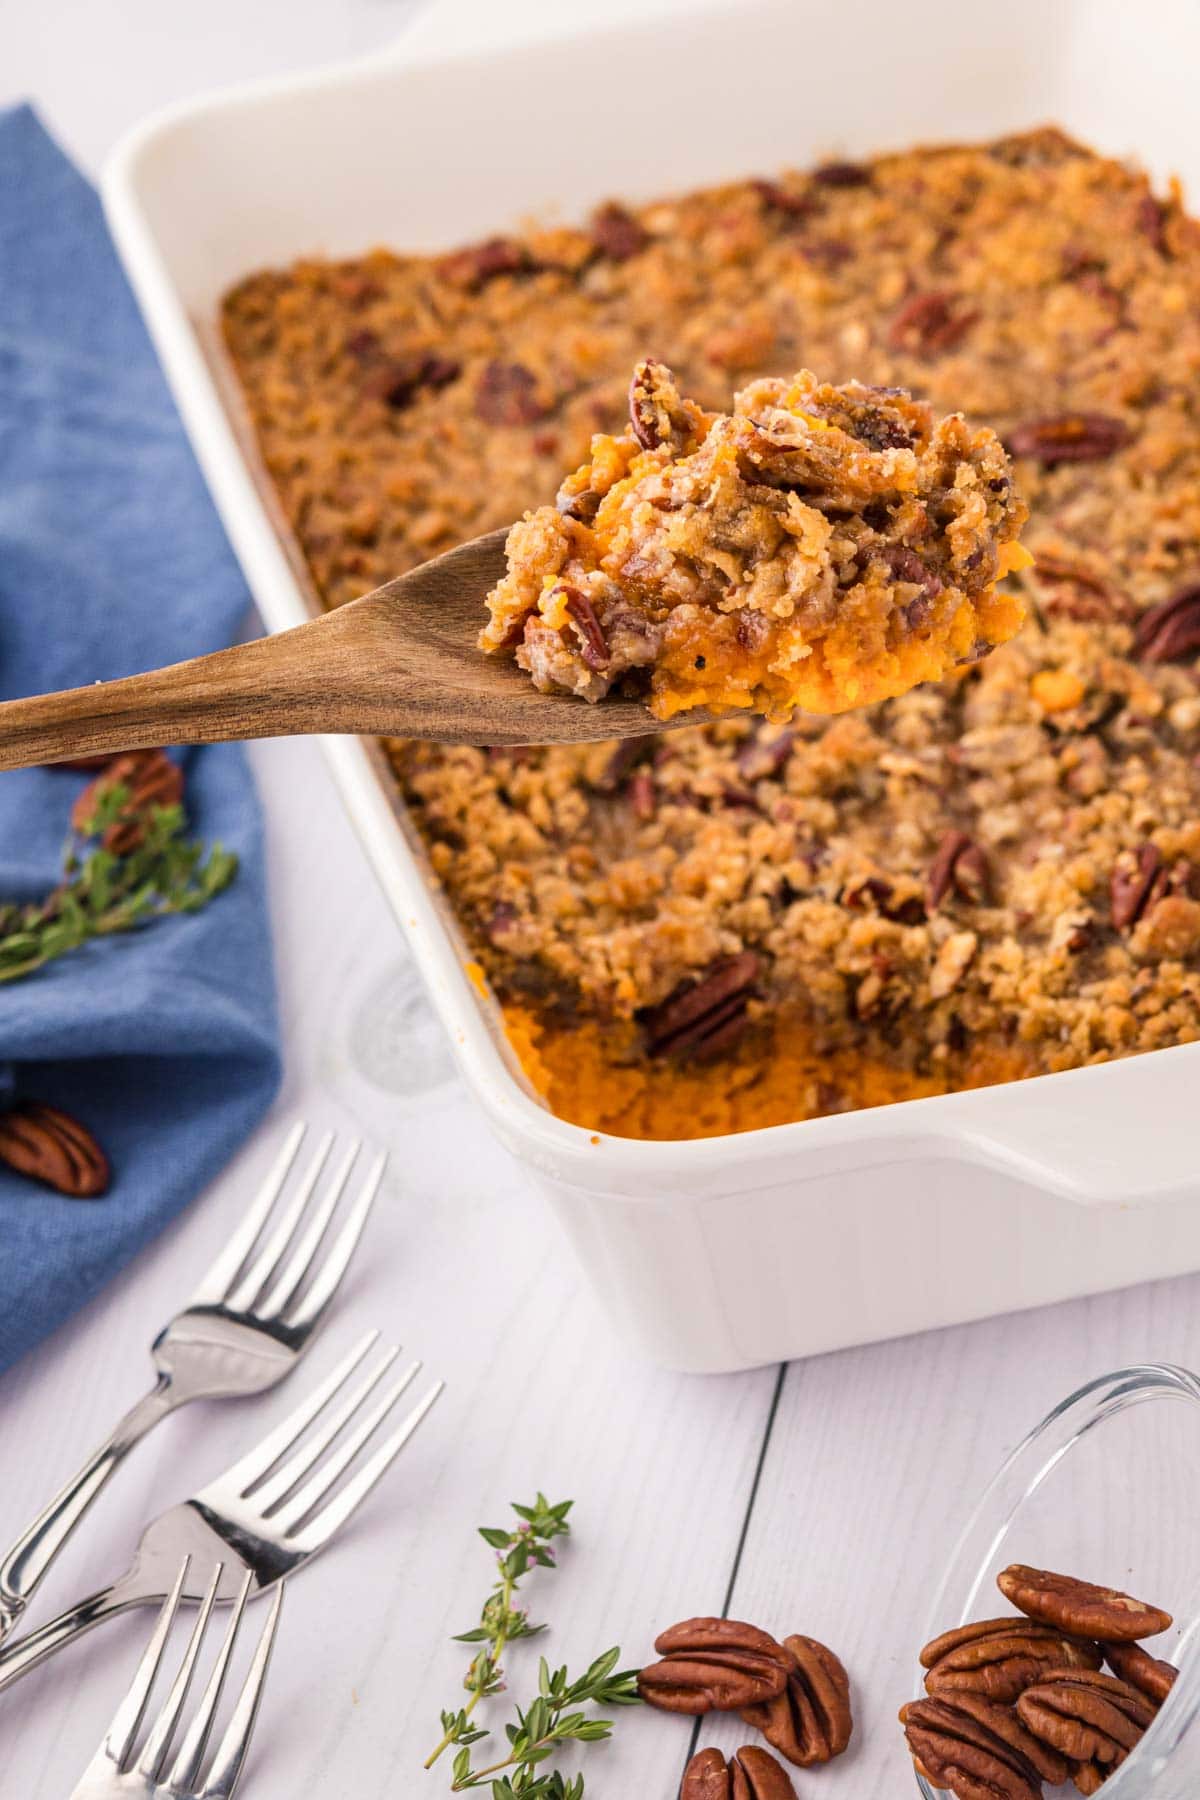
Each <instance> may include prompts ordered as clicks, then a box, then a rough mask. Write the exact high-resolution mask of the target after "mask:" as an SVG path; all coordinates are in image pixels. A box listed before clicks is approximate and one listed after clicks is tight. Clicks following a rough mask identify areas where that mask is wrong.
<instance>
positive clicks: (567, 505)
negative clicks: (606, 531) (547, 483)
mask: <svg viewBox="0 0 1200 1800" xmlns="http://www.w3.org/2000/svg"><path fill="white" fill-rule="evenodd" d="M603 498H604V496H603V495H602V494H598V493H597V492H596V490H595V488H580V490H579V492H578V493H576V494H563V493H560V494H559V496H558V498H557V500H556V501H555V502H554V504H555V507H556V508H557V510H558V512H559V513H561V515H562V517H563V518H564V519H578V520H579V523H580V524H581V525H590V524H591V522H592V520H593V519H594V518H595V516H596V514H597V513H598V512H599V511H600V502H601V500H602V499H603Z"/></svg>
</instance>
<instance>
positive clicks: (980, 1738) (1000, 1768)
mask: <svg viewBox="0 0 1200 1800" xmlns="http://www.w3.org/2000/svg"><path fill="white" fill-rule="evenodd" d="M900 1717H901V1720H902V1722H903V1725H904V1736H905V1738H906V1739H907V1742H908V1747H909V1749H910V1751H911V1752H912V1754H913V1757H914V1758H915V1759H916V1761H917V1762H919V1763H920V1765H921V1768H922V1769H923V1770H924V1772H925V1775H926V1779H927V1780H929V1781H930V1782H931V1783H932V1784H933V1786H934V1787H939V1788H949V1790H950V1792H951V1793H952V1794H957V1795H958V1800H1040V1796H1041V1792H1042V1783H1041V1778H1040V1776H1039V1775H1038V1772H1037V1770H1036V1768H1035V1767H1034V1765H1033V1764H1032V1763H1031V1762H1030V1761H1029V1760H1028V1759H1027V1758H1026V1757H1024V1756H1022V1755H1021V1753H1020V1751H1019V1750H1014V1749H1013V1748H1012V1746H1011V1745H1009V1744H1008V1743H1006V1742H1005V1741H1004V1739H1002V1738H1000V1737H997V1736H996V1734H995V1733H994V1732H992V1731H989V1730H988V1729H987V1727H986V1726H984V1725H981V1724H980V1723H979V1722H978V1721H977V1720H976V1719H974V1718H972V1717H971V1715H970V1714H969V1713H966V1712H963V1711H962V1710H961V1709H960V1708H958V1707H956V1706H951V1705H947V1704H946V1703H944V1702H942V1701H938V1700H917V1701H914V1702H913V1704H912V1705H911V1706H906V1707H905V1708H904V1710H903V1712H902V1713H901V1715H900Z"/></svg>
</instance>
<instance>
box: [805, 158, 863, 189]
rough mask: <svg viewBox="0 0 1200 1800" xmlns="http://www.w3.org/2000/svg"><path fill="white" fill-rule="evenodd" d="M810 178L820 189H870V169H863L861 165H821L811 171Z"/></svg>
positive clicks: (842, 163)
mask: <svg viewBox="0 0 1200 1800" xmlns="http://www.w3.org/2000/svg"><path fill="white" fill-rule="evenodd" d="M812 178H813V180H814V181H816V182H819V183H820V185H821V186H822V187H831V188H852V187H870V185H871V171H870V169H865V168H864V167H863V165H862V164H861V163H854V162H827V163H822V164H821V166H820V167H819V168H817V169H814V170H813V172H812Z"/></svg>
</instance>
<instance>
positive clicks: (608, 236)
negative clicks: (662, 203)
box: [588, 200, 650, 262]
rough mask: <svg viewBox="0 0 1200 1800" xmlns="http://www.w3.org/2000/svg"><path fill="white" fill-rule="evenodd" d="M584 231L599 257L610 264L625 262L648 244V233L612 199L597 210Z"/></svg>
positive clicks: (630, 214) (629, 213) (624, 208)
mask: <svg viewBox="0 0 1200 1800" xmlns="http://www.w3.org/2000/svg"><path fill="white" fill-rule="evenodd" d="M588 229H589V231H590V233H591V237H592V242H593V243H594V244H595V246H596V248H597V250H599V252H600V254H601V256H607V257H608V258H609V259H610V260H611V261H612V262H628V260H629V258H630V257H631V256H636V255H637V253H638V251H639V250H644V249H645V248H646V245H647V244H648V243H649V242H650V234H649V233H648V232H647V231H646V229H645V227H644V226H643V225H642V224H641V222H640V221H639V220H638V219H635V218H634V216H633V214H632V213H631V212H630V211H629V210H628V208H627V207H624V206H620V205H619V204H618V203H617V201H615V200H610V201H608V203H607V204H606V205H604V206H600V207H597V209H596V211H595V212H594V213H593V214H592V217H591V221H590V224H589V227H588Z"/></svg>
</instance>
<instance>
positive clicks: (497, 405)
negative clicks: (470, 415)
mask: <svg viewBox="0 0 1200 1800" xmlns="http://www.w3.org/2000/svg"><path fill="white" fill-rule="evenodd" d="M537 385H538V384H537V376H536V375H535V374H534V373H533V370H532V369H527V368H526V367H525V364H524V363H519V362H518V363H506V362H489V363H487V364H485V366H484V370H483V373H482V374H481V375H480V377H479V385H478V387H477V388H476V389H475V411H476V413H477V414H478V416H479V417H480V418H481V419H482V420H483V421H484V423H485V424H487V425H511V426H516V425H534V424H536V423H537V421H538V420H539V419H545V418H548V417H549V415H550V414H551V413H552V412H553V411H554V407H553V405H551V404H550V403H549V402H547V401H546V400H543V399H542V398H541V396H540V395H539V393H538V391H537Z"/></svg>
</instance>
